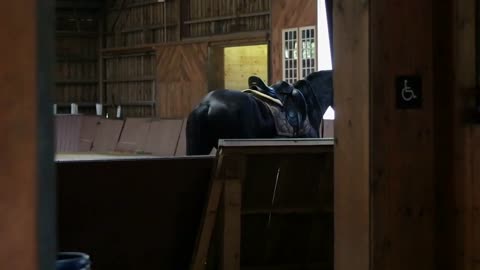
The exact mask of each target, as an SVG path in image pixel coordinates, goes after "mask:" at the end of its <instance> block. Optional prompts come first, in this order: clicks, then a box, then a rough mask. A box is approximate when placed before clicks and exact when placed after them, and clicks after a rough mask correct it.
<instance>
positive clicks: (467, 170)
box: [450, 0, 480, 269]
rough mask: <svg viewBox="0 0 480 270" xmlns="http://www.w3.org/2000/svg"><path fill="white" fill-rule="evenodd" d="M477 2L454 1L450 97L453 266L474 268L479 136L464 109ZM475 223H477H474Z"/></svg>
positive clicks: (471, 69) (469, 84)
mask: <svg viewBox="0 0 480 270" xmlns="http://www.w3.org/2000/svg"><path fill="white" fill-rule="evenodd" d="M476 5H478V1H473V0H465V1H453V9H452V11H453V12H454V23H453V26H454V29H453V31H454V36H453V37H454V38H453V40H454V69H455V71H456V72H455V88H454V89H455V91H454V98H453V104H452V105H451V106H453V113H454V122H453V129H454V130H455V133H454V136H455V137H454V159H453V169H454V177H453V178H452V180H451V181H452V183H453V190H452V191H451V194H452V195H453V196H454V198H453V205H452V206H453V208H454V210H455V211H453V214H454V215H453V216H452V215H451V218H452V219H453V220H455V224H454V227H452V231H450V233H453V234H454V236H453V238H454V239H455V242H454V243H452V244H453V245H454V246H455V250H454V251H453V254H455V268H456V269H473V267H474V266H475V264H477V263H478V261H477V262H476V261H475V260H476V258H478V257H479V255H480V254H478V253H477V254H475V252H477V249H476V248H475V247H476V246H477V245H478V243H476V242H475V238H474V234H475V232H476V231H477V230H478V229H477V228H476V227H474V226H475V222H476V221H475V220H476V219H475V218H474V214H475V212H474V205H475V204H476V202H478V200H479V198H478V197H474V195H475V191H474V190H475V186H476V185H477V183H478V182H479V181H480V178H477V176H476V174H475V171H474V170H475V167H474V166H475V165H476V164H475V163H474V162H475V156H476V154H475V152H473V151H474V149H475V145H476V143H477V142H476V141H477V140H478V137H476V135H475V133H474V132H472V130H471V129H472V128H471V127H469V126H467V125H465V112H466V110H467V109H469V108H471V106H472V103H471V101H473V95H472V92H471V89H472V88H473V87H475V85H476V74H475V58H476V57H475V55H476V52H475V30H476V25H475V8H476ZM477 226H478V224H477Z"/></svg>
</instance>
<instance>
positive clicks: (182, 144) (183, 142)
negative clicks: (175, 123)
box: [175, 118, 187, 156]
mask: <svg viewBox="0 0 480 270" xmlns="http://www.w3.org/2000/svg"><path fill="white" fill-rule="evenodd" d="M186 128H187V119H186V118H185V119H183V123H182V129H181V131H180V138H179V139H178V144H177V148H176V149H175V156H185V155H186V154H187V137H186V133H185V130H186Z"/></svg>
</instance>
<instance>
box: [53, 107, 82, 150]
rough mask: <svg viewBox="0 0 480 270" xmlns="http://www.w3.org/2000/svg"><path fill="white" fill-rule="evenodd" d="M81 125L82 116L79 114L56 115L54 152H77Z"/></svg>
mask: <svg viewBox="0 0 480 270" xmlns="http://www.w3.org/2000/svg"><path fill="white" fill-rule="evenodd" d="M81 127H82V116H80V115H56V116H55V140H56V149H55V150H56V152H77V151H78V149H79V144H80V129H81Z"/></svg>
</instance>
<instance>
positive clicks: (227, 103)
mask: <svg viewBox="0 0 480 270" xmlns="http://www.w3.org/2000/svg"><path fill="white" fill-rule="evenodd" d="M283 84H285V82H283ZM293 87H294V88H295V89H298V90H299V91H300V92H301V94H303V97H304V100H305V103H306V107H307V115H308V120H309V121H310V124H311V126H312V127H313V128H314V130H315V131H316V132H315V134H314V135H309V136H311V137H318V129H319V126H320V122H321V119H322V117H323V114H324V113H325V111H326V110H327V108H328V106H333V85H332V73H331V71H319V72H314V73H312V74H310V75H309V76H307V77H306V78H305V79H304V80H299V81H297V82H296V83H295V84H294V85H293ZM275 137H278V134H277V130H276V127H275V119H274V118H273V116H272V113H271V111H270V110H269V108H268V106H267V105H266V103H265V101H262V100H261V99H259V98H258V97H255V96H254V95H252V94H250V93H245V92H240V91H234V90H227V89H221V90H215V91H212V92H210V93H208V94H207V95H206V96H205V97H204V98H203V100H202V101H201V102H200V104H199V105H198V106H197V107H196V108H195V109H194V110H193V111H192V112H191V113H190V115H189V116H188V119H187V127H186V139H187V155H208V154H209V153H210V152H211V150H212V149H213V148H214V147H216V146H217V143H218V140H219V139H253V138H275Z"/></svg>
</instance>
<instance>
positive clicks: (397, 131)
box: [370, 0, 435, 270]
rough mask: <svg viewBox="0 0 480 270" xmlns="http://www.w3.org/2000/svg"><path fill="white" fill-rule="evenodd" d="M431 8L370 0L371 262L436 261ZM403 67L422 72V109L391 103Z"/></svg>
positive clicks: (416, 265)
mask: <svg viewBox="0 0 480 270" xmlns="http://www.w3.org/2000/svg"><path fill="white" fill-rule="evenodd" d="M432 9H433V2H432V1H430V0H422V1H418V0H406V1H401V2H398V1H374V2H371V7H370V26H371V29H370V41H371V43H370V50H371V52H374V53H373V55H371V58H370V59H371V68H370V71H371V73H370V78H371V93H370V96H371V102H372V103H371V111H370V113H371V123H372V125H371V132H372V133H371V143H372V144H371V162H372V164H371V165H372V169H373V171H371V173H372V176H373V179H372V181H373V183H372V184H373V189H372V193H371V195H372V198H371V199H372V222H373V230H372V241H373V242H372V248H373V261H372V263H373V268H374V269H412V270H413V269H433V268H434V249H433V245H434V231H433V228H434V206H435V205H434V204H435V201H434V199H435V197H434V192H435V183H434V176H433V169H434V167H433V166H434V159H435V157H434V144H433V141H434V136H435V135H434V132H433V128H434V126H433V120H434V118H433V117H434V110H433V97H434V93H433V87H432V77H433V72H432V71H433V54H432V48H433V43H432V27H433V26H432V21H433V20H432ZM405 18H408V20H405ZM412 44H415V45H414V46H412ZM401 75H418V76H421V79H422V95H423V105H422V108H421V109H419V110H398V109H396V107H395V79H396V76H401ZM420 254H421V255H420Z"/></svg>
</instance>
